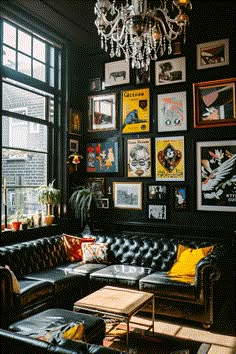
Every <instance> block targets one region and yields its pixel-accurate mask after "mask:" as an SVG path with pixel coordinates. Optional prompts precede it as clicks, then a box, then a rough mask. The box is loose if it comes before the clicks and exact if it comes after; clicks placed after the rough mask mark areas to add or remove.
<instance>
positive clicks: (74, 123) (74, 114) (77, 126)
mask: <svg viewBox="0 0 236 354" xmlns="http://www.w3.org/2000/svg"><path fill="white" fill-rule="evenodd" d="M80 132H81V113H80V112H79V111H78V110H76V109H73V108H70V110H69V119H68V133H69V134H80Z"/></svg>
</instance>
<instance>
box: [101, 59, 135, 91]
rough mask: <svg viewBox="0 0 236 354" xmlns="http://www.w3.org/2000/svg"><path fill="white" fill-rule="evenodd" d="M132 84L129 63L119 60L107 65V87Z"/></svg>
mask: <svg viewBox="0 0 236 354" xmlns="http://www.w3.org/2000/svg"><path fill="white" fill-rule="evenodd" d="M129 82H130V67H129V61H126V60H119V61H114V62H111V63H105V86H115V85H123V84H128V83H129Z"/></svg>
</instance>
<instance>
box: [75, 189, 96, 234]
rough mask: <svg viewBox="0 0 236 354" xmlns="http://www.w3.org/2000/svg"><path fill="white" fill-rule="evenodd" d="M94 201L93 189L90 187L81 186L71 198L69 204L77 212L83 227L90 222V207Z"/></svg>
mask: <svg viewBox="0 0 236 354" xmlns="http://www.w3.org/2000/svg"><path fill="white" fill-rule="evenodd" d="M92 201H93V191H92V189H91V188H89V187H80V188H79V189H78V190H76V191H74V192H73V193H72V195H71V197H70V199H69V206H70V207H71V209H72V210H73V211H74V213H75V217H76V218H77V219H78V220H79V222H80V226H81V228H82V229H83V228H84V227H85V226H86V225H87V224H88V222H89V217H90V209H91V206H92Z"/></svg>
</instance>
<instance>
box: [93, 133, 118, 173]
mask: <svg viewBox="0 0 236 354" xmlns="http://www.w3.org/2000/svg"><path fill="white" fill-rule="evenodd" d="M86 172H93V173H114V172H118V142H117V141H108V140H106V141H97V142H92V143H88V144H87V156H86Z"/></svg>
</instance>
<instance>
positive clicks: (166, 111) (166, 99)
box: [157, 91, 187, 132]
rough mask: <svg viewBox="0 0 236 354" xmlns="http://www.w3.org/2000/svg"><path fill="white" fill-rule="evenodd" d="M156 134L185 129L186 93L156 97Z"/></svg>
mask: <svg viewBox="0 0 236 354" xmlns="http://www.w3.org/2000/svg"><path fill="white" fill-rule="evenodd" d="M157 98H158V100H157V112H158V113H157V114H158V115H157V122H158V132H171V131H178V130H186V129H187V107H186V91H182V92H173V93H165V94H163V95H158V96H157Z"/></svg>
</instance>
